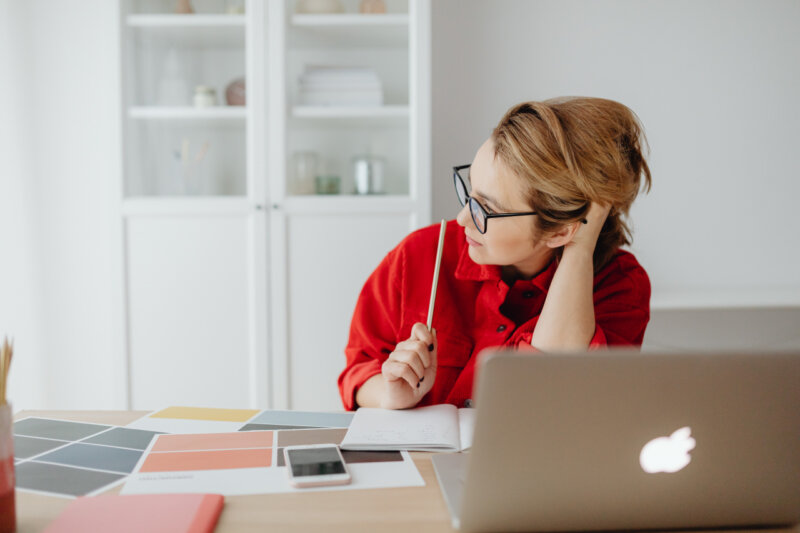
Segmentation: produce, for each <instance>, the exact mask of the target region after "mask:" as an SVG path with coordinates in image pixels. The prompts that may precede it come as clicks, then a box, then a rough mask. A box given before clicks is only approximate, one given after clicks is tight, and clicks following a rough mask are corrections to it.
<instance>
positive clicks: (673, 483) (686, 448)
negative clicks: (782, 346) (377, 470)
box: [433, 350, 800, 531]
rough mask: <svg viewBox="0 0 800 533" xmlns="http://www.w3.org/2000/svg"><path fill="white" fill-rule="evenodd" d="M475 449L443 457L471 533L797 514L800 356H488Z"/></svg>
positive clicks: (453, 499)
mask: <svg viewBox="0 0 800 533" xmlns="http://www.w3.org/2000/svg"><path fill="white" fill-rule="evenodd" d="M475 393H476V398H475V403H476V407H477V417H476V421H475V436H474V440H473V446H472V449H471V451H470V452H467V453H459V454H442V455H436V456H434V457H433V464H434V467H435V470H436V475H437V477H438V479H439V485H440V486H441V488H442V492H443V494H444V497H445V500H446V502H447V505H448V508H449V510H450V513H451V516H452V518H453V526H454V527H456V528H459V529H461V530H462V531H520V530H539V531H567V530H613V529H649V528H657V529H669V528H698V527H725V526H756V525H788V524H793V523H796V522H798V521H800V353H799V352H793V353H788V352H783V353H739V354H732V353H721V354H709V353H703V354H699V353H697V354H694V353H693V354H686V353H683V354H653V353H639V352H638V351H636V352H631V351H616V350H613V351H612V350H609V351H595V352H591V353H580V354H558V355H546V354H536V355H531V354H520V353H514V352H497V353H492V354H486V358H485V359H484V360H483V361H482V364H481V366H480V368H479V371H478V382H477V384H476V390H475Z"/></svg>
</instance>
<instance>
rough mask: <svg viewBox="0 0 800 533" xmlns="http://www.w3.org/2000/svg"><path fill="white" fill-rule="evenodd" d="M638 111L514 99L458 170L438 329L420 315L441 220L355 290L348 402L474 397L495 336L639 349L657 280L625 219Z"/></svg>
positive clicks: (638, 137)
mask: <svg viewBox="0 0 800 533" xmlns="http://www.w3.org/2000/svg"><path fill="white" fill-rule="evenodd" d="M642 142H644V143H645V144H646V139H645V137H644V133H643V131H642V128H641V126H640V124H639V122H638V119H637V117H636V115H635V114H634V113H633V112H632V111H631V110H630V109H628V108H627V107H625V106H624V105H622V104H620V103H618V102H614V101H611V100H604V99H599V98H559V99H551V100H546V101H543V102H525V103H522V104H519V105H516V106H514V107H512V108H511V109H509V110H508V112H506V114H505V116H503V118H502V119H501V120H500V123H499V124H498V125H497V127H496V128H495V129H494V131H493V132H492V135H491V136H490V138H489V139H487V140H486V142H484V143H483V145H482V146H481V147H480V148H479V149H478V152H477V153H476V154H475V158H474V159H473V161H472V164H471V165H464V166H461V167H455V168H454V169H453V170H454V176H453V177H454V183H455V188H456V194H457V195H458V199H459V202H460V203H461V205H462V209H461V211H460V212H459V214H458V217H457V218H456V220H455V221H450V222H449V223H448V224H447V230H446V234H445V244H444V251H443V256H442V264H441V274H440V278H439V285H438V290H437V297H436V305H435V309H434V319H433V327H432V330H431V331H429V330H428V329H427V327H426V326H425V324H424V322H425V320H426V315H427V308H428V298H429V296H430V280H431V277H432V275H433V270H434V262H435V255H436V247H437V240H438V236H439V225H438V224H437V225H435V226H430V227H427V228H423V229H420V230H418V231H416V232H414V233H412V234H411V235H409V236H408V237H406V238H405V239H404V240H403V241H402V242H401V243H400V244H399V245H398V246H397V247H396V248H395V249H394V250H392V251H391V252H390V253H389V254H388V255H387V256H386V257H385V258H384V260H383V261H382V262H381V264H380V265H379V266H378V268H377V269H375V271H374V272H373V273H372V275H371V276H370V277H369V279H368V280H367V282H366V284H365V285H364V288H363V290H362V292H361V295H360V296H359V300H358V303H357V305H356V309H355V313H354V316H353V321H352V325H351V329H350V338H349V341H348V345H347V348H346V350H345V354H346V357H347V366H346V367H345V369H344V371H343V372H342V374H341V375H340V376H339V391H340V394H341V396H342V402H343V403H344V406H345V408H346V409H356V408H357V407H359V406H364V407H383V408H388V409H405V408H409V407H415V406H423V405H431V404H437V403H452V404H454V405H456V406H458V407H462V406H464V405H467V406H469V405H471V400H470V398H472V385H473V379H474V375H475V368H476V363H477V362H478V359H479V357H478V354H479V353H480V352H481V350H483V349H484V348H487V347H491V346H507V347H515V348H518V349H527V350H530V351H535V350H547V351H555V350H580V349H586V348H592V347H600V346H605V345H638V346H641V343H642V338H643V336H644V330H645V327H646V326H647V322H648V320H649V318H650V281H649V279H648V277H647V274H646V273H645V271H644V269H643V268H642V267H641V266H640V265H639V263H638V262H637V261H636V259H635V258H634V257H633V255H632V254H630V253H629V252H626V251H622V250H620V249H619V247H620V246H621V245H626V244H630V242H631V236H630V231H629V229H628V226H627V225H626V223H625V222H624V220H623V217H626V216H627V215H628V210H629V208H630V206H631V204H632V203H633V201H634V199H635V198H636V196H637V194H638V192H639V188H640V184H641V181H642V177H643V179H644V186H645V187H646V189H647V190H649V188H650V169H649V168H648V166H647V163H646V161H645V159H644V157H643V155H642V151H641V144H642Z"/></svg>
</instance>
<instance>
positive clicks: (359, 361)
mask: <svg viewBox="0 0 800 533" xmlns="http://www.w3.org/2000/svg"><path fill="white" fill-rule="evenodd" d="M404 257H405V256H404V254H403V251H402V249H401V248H400V247H398V248H395V249H394V250H392V251H391V252H390V253H389V254H388V255H387V256H386V257H385V258H384V259H383V261H381V263H380V264H379V265H378V267H377V268H376V269H375V271H374V272H372V274H371V275H370V276H369V278H368V279H367V281H366V283H365V284H364V287H363V288H362V289H361V294H360V295H359V297H358V301H357V303H356V308H355V311H354V312H353V319H352V322H351V323H350V336H349V339H348V341H347V346H346V348H345V357H346V365H345V368H344V370H343V371H342V373H341V374H340V375H339V380H338V385H339V394H340V395H341V398H342V404H343V405H344V408H345V409H346V410H348V411H352V410H355V409H356V407H357V405H356V401H355V398H356V392H357V391H358V389H359V387H361V385H363V384H364V382H365V381H367V380H368V379H369V378H371V377H372V376H374V375H376V374H380V373H381V366H382V365H383V362H384V361H386V359H388V357H389V354H391V353H392V351H393V350H394V348H395V346H396V345H397V343H398V339H397V336H398V328H399V327H400V323H401V317H402V299H401V295H402V294H403V292H402V283H403V268H404Z"/></svg>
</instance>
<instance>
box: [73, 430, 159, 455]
mask: <svg viewBox="0 0 800 533" xmlns="http://www.w3.org/2000/svg"><path fill="white" fill-rule="evenodd" d="M153 435H160V432H158V431H144V430H142V429H129V428H114V429H111V430H109V431H106V432H103V433H100V434H99V435H95V436H94V437H92V438H89V439H86V440H84V441H83V442H89V443H92V444H105V445H106V446H122V447H123V448H133V449H135V450H146V449H147V446H149V445H150V441H151V440H152V439H153Z"/></svg>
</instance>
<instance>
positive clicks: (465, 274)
mask: <svg viewBox="0 0 800 533" xmlns="http://www.w3.org/2000/svg"><path fill="white" fill-rule="evenodd" d="M462 238H463V237H462ZM556 266H557V265H556V261H555V259H554V260H552V261H550V264H548V265H547V267H546V268H545V269H544V270H542V271H541V272H539V273H538V274H536V275H535V276H534V277H533V278H531V279H530V280H529V283H531V284H532V285H533V286H535V287H538V288H540V289H541V290H542V291H543V292H547V290H548V289H549V288H550V283H551V282H552V281H553V275H555V273H556ZM455 277H456V279H462V280H473V281H498V282H499V281H501V280H502V279H503V278H502V269H501V268H500V266H499V265H479V264H478V263H476V262H475V261H473V260H472V258H471V257H470V256H469V245H468V244H466V242H464V244H463V245H462V246H461V253H460V255H459V258H458V265H457V266H456V271H455Z"/></svg>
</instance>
